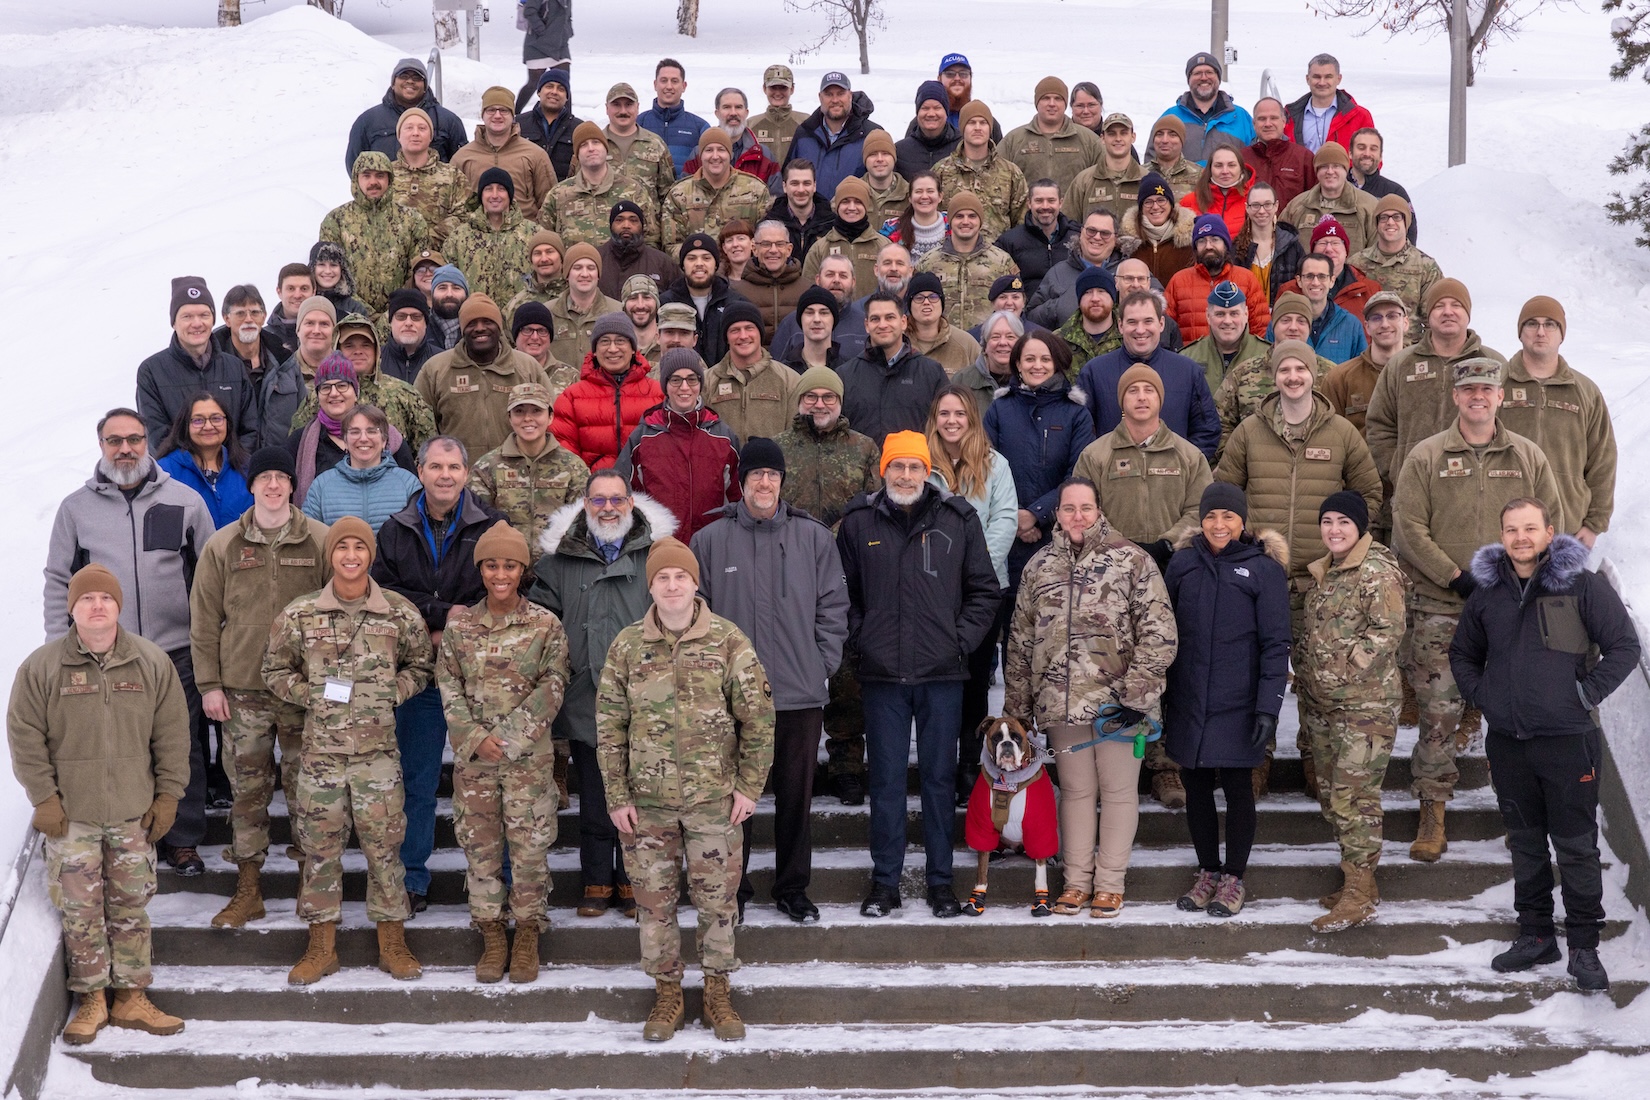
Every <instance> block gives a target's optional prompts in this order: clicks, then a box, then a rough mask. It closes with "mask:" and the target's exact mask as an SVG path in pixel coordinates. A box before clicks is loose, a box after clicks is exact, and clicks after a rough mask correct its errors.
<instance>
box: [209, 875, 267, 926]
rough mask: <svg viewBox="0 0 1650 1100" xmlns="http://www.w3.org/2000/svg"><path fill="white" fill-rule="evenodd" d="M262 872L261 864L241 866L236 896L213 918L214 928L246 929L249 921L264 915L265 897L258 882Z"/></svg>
mask: <svg viewBox="0 0 1650 1100" xmlns="http://www.w3.org/2000/svg"><path fill="white" fill-rule="evenodd" d="M262 871H263V868H262V866H261V865H259V864H256V863H243V864H241V866H240V871H239V876H238V877H237V878H236V879H235V894H234V896H233V897H231V898H230V899H229V904H228V905H226V906H224V907H223V909H222V911H220V912H219V913H218V915H217V916H215V917H213V918H212V927H213V928H244V927H245V926H246V922H247V921H249V920H258V919H259V918H261V917H262V916H263V915H264V895H263V890H262V889H261V888H260V885H259V882H258V876H259V874H260V873H261V872H262Z"/></svg>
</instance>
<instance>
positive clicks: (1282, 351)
mask: <svg viewBox="0 0 1650 1100" xmlns="http://www.w3.org/2000/svg"><path fill="white" fill-rule="evenodd" d="M1285 359H1299V360H1300V361H1301V362H1302V363H1305V364H1306V369H1307V370H1310V371H1316V370H1317V367H1318V353H1317V352H1315V351H1313V350H1312V345H1311V344H1308V343H1307V342H1306V341H1305V340H1279V341H1278V342H1277V343H1276V344H1275V345H1273V347H1272V356H1271V367H1272V373H1273V374H1276V373H1277V372H1278V367H1280V366H1282V365H1283V361H1284V360H1285Z"/></svg>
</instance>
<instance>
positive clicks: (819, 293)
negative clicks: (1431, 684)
mask: <svg viewBox="0 0 1650 1100" xmlns="http://www.w3.org/2000/svg"><path fill="white" fill-rule="evenodd" d="M809 306H824V307H825V308H826V309H828V310H830V311H831V324H832V325H835V324H836V323H837V322H838V321H840V320H842V303H841V302H839V301H837V300H836V295H835V294H832V293H831V292H830V291H828V290H826V289H825V288H824V287H822V286H811V287H809V288H808V289H807V290H804V291H803V292H802V295H801V297H799V298H797V300H796V320H797V323H798V324H800V323H801V322H802V311H803V310H805V309H807V308H808V307H809Z"/></svg>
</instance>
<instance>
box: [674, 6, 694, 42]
mask: <svg viewBox="0 0 1650 1100" xmlns="http://www.w3.org/2000/svg"><path fill="white" fill-rule="evenodd" d="M676 33H677V34H685V35H687V36H688V37H689V38H698V37H699V0H677V4H676Z"/></svg>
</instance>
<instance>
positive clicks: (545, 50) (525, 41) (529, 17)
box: [521, 0, 578, 179]
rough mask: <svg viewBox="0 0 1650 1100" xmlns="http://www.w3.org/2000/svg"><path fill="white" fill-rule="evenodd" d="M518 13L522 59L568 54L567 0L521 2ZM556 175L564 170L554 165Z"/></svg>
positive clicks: (570, 17) (569, 19) (569, 17)
mask: <svg viewBox="0 0 1650 1100" xmlns="http://www.w3.org/2000/svg"><path fill="white" fill-rule="evenodd" d="M522 15H523V16H524V17H525V18H526V21H527V33H526V34H525V35H524V36H523V37H522V40H521V59H522V60H523V61H537V60H539V59H540V58H544V57H548V58H555V59H560V58H564V57H568V56H569V55H570V51H569V49H568V45H567V40H568V39H570V38H572V37H573V9H572V6H571V5H570V4H569V3H568V0H532V2H531V3H527V4H523V5H522ZM574 125H575V126H577V125H578V123H577V122H575V123H574ZM549 151H550V150H548V149H546V150H545V152H547V153H548V152H549ZM556 178H557V179H566V178H567V173H566V172H564V171H562V169H560V168H557V169H556Z"/></svg>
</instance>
